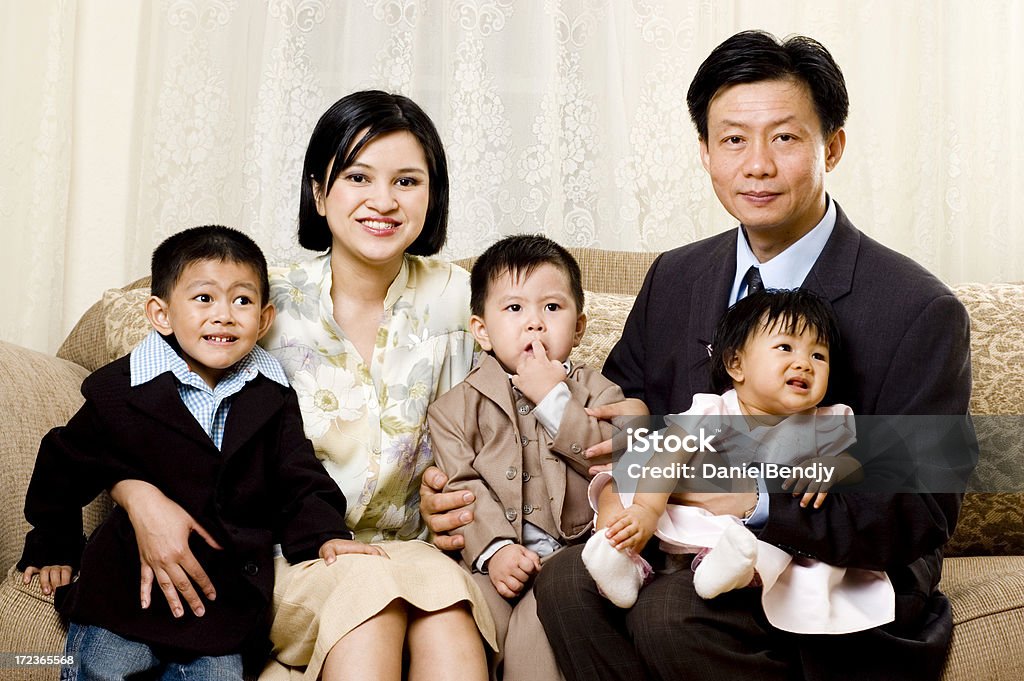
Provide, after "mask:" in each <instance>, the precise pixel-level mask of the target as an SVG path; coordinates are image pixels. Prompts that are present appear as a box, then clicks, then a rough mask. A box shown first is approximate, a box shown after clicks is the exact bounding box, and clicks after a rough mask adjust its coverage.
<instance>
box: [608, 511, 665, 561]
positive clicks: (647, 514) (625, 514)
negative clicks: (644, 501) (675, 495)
mask: <svg viewBox="0 0 1024 681" xmlns="http://www.w3.org/2000/svg"><path fill="white" fill-rule="evenodd" d="M657 528H658V514H657V513H655V512H654V511H652V510H651V509H649V508H647V507H645V506H641V505H639V504H632V505H630V506H629V507H628V508H624V509H622V513H620V514H619V515H617V516H615V517H614V518H613V519H612V521H611V522H610V523H609V524H608V529H606V530H605V535H606V536H607V537H608V542H609V543H610V544H611V545H612V546H614V547H615V548H616V549H618V550H619V551H623V550H625V549H631V550H632V551H634V552H637V553H639V552H640V551H641V550H643V548H644V547H645V546H647V542H648V541H650V539H651V536H652V535H653V534H654V530H656V529H657Z"/></svg>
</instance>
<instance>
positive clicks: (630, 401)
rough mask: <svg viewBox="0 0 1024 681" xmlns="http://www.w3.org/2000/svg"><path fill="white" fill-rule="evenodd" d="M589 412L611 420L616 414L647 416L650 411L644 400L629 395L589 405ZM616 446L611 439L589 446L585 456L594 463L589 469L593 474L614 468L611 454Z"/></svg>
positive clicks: (591, 414)
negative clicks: (617, 399) (609, 402)
mask: <svg viewBox="0 0 1024 681" xmlns="http://www.w3.org/2000/svg"><path fill="white" fill-rule="evenodd" d="M586 411H587V414H588V415H589V416H593V417H594V418H598V419H601V420H603V421H611V420H612V419H613V418H615V417H616V416H647V415H648V414H649V413H650V412H649V411H648V410H647V405H646V404H644V403H643V400H638V399H637V398H635V397H627V398H626V399H624V400H622V401H621V402H613V403H611V404H603V405H601V406H599V407H587V410H586ZM613 451H614V448H613V447H612V441H611V440H605V441H603V442H598V443H597V444H596V445H594V446H593V447H589V448H587V450H586V451H584V452H583V456H585V457H586V458H587V459H590V460H592V461H593V463H594V465H593V466H591V467H590V470H589V471H588V472H589V473H590V475H591V476H594V475H597V474H598V473H602V472H606V471H607V472H610V471H611V470H612V462H611V456H612V452H613Z"/></svg>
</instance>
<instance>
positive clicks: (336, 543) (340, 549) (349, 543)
mask: <svg viewBox="0 0 1024 681" xmlns="http://www.w3.org/2000/svg"><path fill="white" fill-rule="evenodd" d="M346 553H362V554H364V555H368V556H381V557H382V558H390V556H388V554H387V553H385V552H384V549H382V548H381V547H379V546H374V545H373V544H364V543H363V542H361V541H355V540H354V539H331V540H329V541H325V542H324V543H323V546H321V547H320V557H321V558H322V559H323V561H324V562H325V563H327V564H328V565H330V564H331V563H333V562H334V561H336V560H337V559H338V556H342V555H344V554H346Z"/></svg>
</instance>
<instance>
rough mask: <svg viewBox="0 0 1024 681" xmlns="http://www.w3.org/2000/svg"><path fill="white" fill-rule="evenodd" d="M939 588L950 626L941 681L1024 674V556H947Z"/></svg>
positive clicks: (1008, 679)
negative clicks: (947, 607)
mask: <svg viewBox="0 0 1024 681" xmlns="http://www.w3.org/2000/svg"><path fill="white" fill-rule="evenodd" d="M939 588H940V589H942V591H943V592H944V593H945V594H946V595H947V596H948V597H949V600H950V603H951V604H952V606H953V624H954V627H953V641H952V644H951V645H950V648H949V657H948V658H947V659H946V669H945V673H944V674H943V680H944V681H968V680H970V681H973V680H974V679H994V680H1005V681H1011V680H1013V681H1016V679H1021V678H1024V557H1020V556H988V557H974V558H953V559H947V560H946V561H945V562H944V563H943V565H942V582H941V583H940V584H939Z"/></svg>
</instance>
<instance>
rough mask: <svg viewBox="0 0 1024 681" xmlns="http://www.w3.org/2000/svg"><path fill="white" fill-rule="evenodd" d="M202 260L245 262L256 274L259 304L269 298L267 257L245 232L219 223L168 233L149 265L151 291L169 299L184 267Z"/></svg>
mask: <svg viewBox="0 0 1024 681" xmlns="http://www.w3.org/2000/svg"><path fill="white" fill-rule="evenodd" d="M203 260H214V261H219V262H233V263H237V264H239V265H248V266H249V267H251V268H252V269H253V271H254V272H256V274H257V275H258V276H259V282H260V305H266V304H267V303H268V302H269V301H270V281H269V279H268V277H267V259H266V258H265V257H264V256H263V251H261V250H260V247H259V246H257V245H256V242H255V241H253V240H252V239H250V238H249V237H248V236H247V235H245V234H243V233H242V232H239V231H238V230H237V229H231V228H230V227H224V226H221V225H204V226H202V227H192V228H191V229H186V230H184V231H181V232H178V233H177V234H173V235H171V236H169V237H167V238H166V239H165V240H164V241H163V243H161V244H160V245H159V246H157V247H156V250H154V251H153V261H152V263H151V266H150V276H151V278H152V283H151V284H150V292H151V294H152V295H154V296H156V297H157V298H162V299H164V300H168V299H169V298H170V296H171V291H173V290H174V287H175V285H177V283H178V280H179V279H180V278H181V275H182V274H183V273H184V272H185V268H186V267H188V266H189V265H191V264H192V263H194V262H200V261H203Z"/></svg>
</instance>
